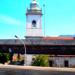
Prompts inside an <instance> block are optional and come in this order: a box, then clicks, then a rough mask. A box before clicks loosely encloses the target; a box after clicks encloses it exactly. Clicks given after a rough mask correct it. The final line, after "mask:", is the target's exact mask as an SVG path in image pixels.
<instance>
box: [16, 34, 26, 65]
mask: <svg viewBox="0 0 75 75" xmlns="http://www.w3.org/2000/svg"><path fill="white" fill-rule="evenodd" d="M15 38H17V39H18V40H19V41H20V42H21V43H22V44H23V45H24V50H25V60H24V66H26V65H27V55H26V45H25V42H24V41H23V40H21V39H20V38H19V37H18V36H17V35H15Z"/></svg>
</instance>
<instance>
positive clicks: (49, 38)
mask: <svg viewBox="0 0 75 75" xmlns="http://www.w3.org/2000/svg"><path fill="white" fill-rule="evenodd" d="M43 39H44V40H74V38H73V37H43Z"/></svg>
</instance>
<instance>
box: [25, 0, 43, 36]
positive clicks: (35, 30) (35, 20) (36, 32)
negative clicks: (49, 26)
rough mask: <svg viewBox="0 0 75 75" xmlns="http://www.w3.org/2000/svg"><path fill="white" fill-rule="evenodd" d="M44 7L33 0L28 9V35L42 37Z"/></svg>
mask: <svg viewBox="0 0 75 75" xmlns="http://www.w3.org/2000/svg"><path fill="white" fill-rule="evenodd" d="M42 36H43V34H42V9H41V8H40V7H39V5H38V3H37V1H36V0H32V2H31V3H30V8H29V9H27V11H26V37H42Z"/></svg>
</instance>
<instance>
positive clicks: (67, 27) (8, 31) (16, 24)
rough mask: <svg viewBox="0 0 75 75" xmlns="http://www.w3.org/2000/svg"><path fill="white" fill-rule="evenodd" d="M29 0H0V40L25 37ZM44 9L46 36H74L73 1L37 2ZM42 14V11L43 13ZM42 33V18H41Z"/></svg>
mask: <svg viewBox="0 0 75 75" xmlns="http://www.w3.org/2000/svg"><path fill="white" fill-rule="evenodd" d="M30 2H31V0H0V39H13V38H15V37H14V35H18V36H19V37H20V38H23V37H24V36H25V26H26V16H25V12H26V8H27V7H29V4H30ZM38 3H39V4H40V7H41V8H42V9H43V4H45V7H46V9H45V10H46V14H45V17H46V18H45V20H46V24H45V29H46V32H45V33H46V36H58V35H66V34H75V0H38ZM43 12H44V11H43ZM42 27H43V31H44V16H43V17H42Z"/></svg>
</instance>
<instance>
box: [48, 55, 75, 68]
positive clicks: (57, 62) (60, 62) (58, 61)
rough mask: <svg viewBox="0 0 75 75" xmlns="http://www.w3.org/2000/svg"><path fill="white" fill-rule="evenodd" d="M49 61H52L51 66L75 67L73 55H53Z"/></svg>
mask: <svg viewBox="0 0 75 75" xmlns="http://www.w3.org/2000/svg"><path fill="white" fill-rule="evenodd" d="M49 61H53V63H52V65H53V67H75V56H67V57H66V56H56V57H55V56H54V57H49ZM66 62H67V63H66Z"/></svg>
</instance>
